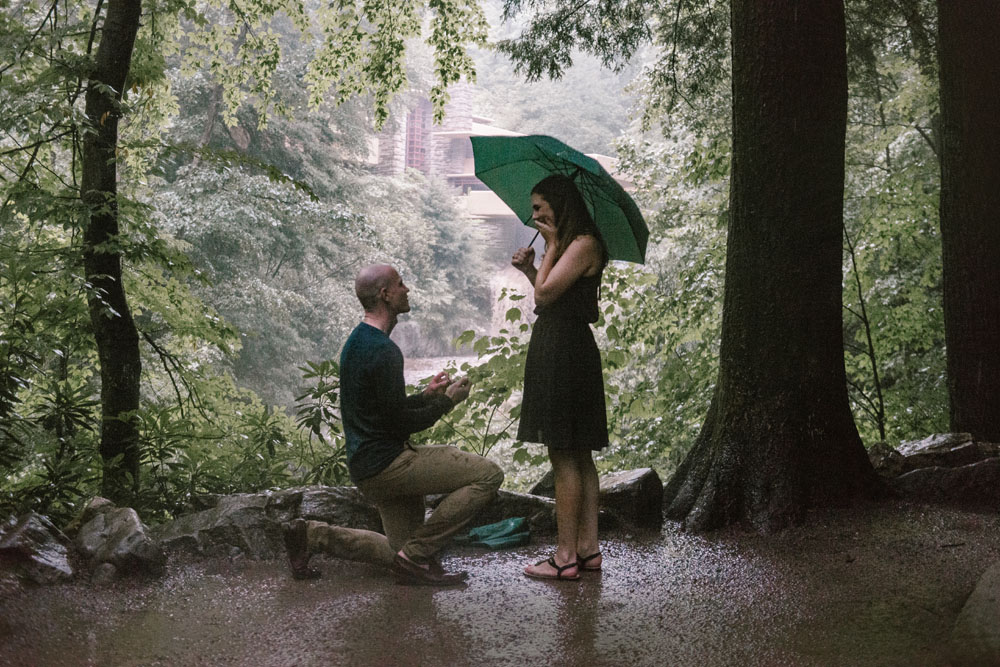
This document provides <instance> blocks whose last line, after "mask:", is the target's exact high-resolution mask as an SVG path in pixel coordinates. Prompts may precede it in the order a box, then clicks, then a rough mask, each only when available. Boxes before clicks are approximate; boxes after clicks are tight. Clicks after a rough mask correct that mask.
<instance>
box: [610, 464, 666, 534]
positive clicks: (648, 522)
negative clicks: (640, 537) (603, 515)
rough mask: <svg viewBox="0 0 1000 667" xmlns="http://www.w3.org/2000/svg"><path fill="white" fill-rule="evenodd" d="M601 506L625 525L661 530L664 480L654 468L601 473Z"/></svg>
mask: <svg viewBox="0 0 1000 667" xmlns="http://www.w3.org/2000/svg"><path fill="white" fill-rule="evenodd" d="M600 506H601V509H602V510H605V511H607V512H608V514H610V515H612V516H614V517H616V518H617V519H618V520H619V521H620V522H621V524H622V525H623V526H624V527H628V528H643V529H654V530H659V528H660V527H661V526H662V525H663V482H661V481H660V476H659V475H657V474H656V471H655V470H653V469H652V468H637V469H635V470H623V471H621V472H615V473H609V474H607V475H602V476H601V490H600Z"/></svg>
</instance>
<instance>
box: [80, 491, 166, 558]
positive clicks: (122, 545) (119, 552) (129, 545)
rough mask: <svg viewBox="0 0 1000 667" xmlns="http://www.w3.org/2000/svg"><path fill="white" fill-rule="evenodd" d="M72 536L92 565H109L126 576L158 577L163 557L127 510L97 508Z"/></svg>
mask: <svg viewBox="0 0 1000 667" xmlns="http://www.w3.org/2000/svg"><path fill="white" fill-rule="evenodd" d="M101 509H102V511H100V512H97V513H95V514H94V516H93V517H92V518H91V519H90V520H89V521H88V522H87V523H85V524H84V525H83V526H81V528H80V530H79V532H78V533H77V536H76V540H75V543H76V546H77V548H78V549H79V550H80V553H81V554H82V555H83V556H85V557H86V558H87V559H89V560H90V562H91V563H92V564H94V565H99V564H102V563H110V564H112V565H114V566H115V568H116V570H119V571H121V572H126V573H129V574H134V573H145V574H160V573H162V572H163V566H164V564H165V563H166V560H167V558H166V554H164V552H163V549H162V548H160V545H159V544H158V543H156V542H155V541H154V540H153V539H152V538H151V537H150V534H149V529H148V528H147V527H146V526H145V524H143V523H142V521H141V520H140V519H139V515H138V514H137V513H136V511H135V510H134V509H132V508H130V507H112V508H108V507H107V506H106V505H102V506H101Z"/></svg>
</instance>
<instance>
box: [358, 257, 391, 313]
mask: <svg viewBox="0 0 1000 667" xmlns="http://www.w3.org/2000/svg"><path fill="white" fill-rule="evenodd" d="M398 277H399V274H398V273H397V272H396V269H394V268H392V267H391V266H389V265H388V264H372V265H371V266H366V267H365V268H363V269H361V270H360V271H358V277H357V278H355V279H354V293H355V294H357V295H358V301H360V302H361V306H362V308H364V309H365V312H369V311H371V310H374V308H375V306H377V305H378V294H379V292H380V291H381V290H382V288H388V287H391V286H392V284H393V283H394V282H395V281H396V279H397V278H398Z"/></svg>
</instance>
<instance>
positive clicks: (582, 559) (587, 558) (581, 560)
mask: <svg viewBox="0 0 1000 667" xmlns="http://www.w3.org/2000/svg"><path fill="white" fill-rule="evenodd" d="M600 555H601V552H600V551H598V552H597V553H593V554H590V555H589V556H581V555H580V554H577V555H576V562H577V564H578V565H586V564H587V563H589V562H590V561H592V560H594V559H595V558H598V557H599V556H600Z"/></svg>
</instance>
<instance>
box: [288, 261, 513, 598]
mask: <svg viewBox="0 0 1000 667" xmlns="http://www.w3.org/2000/svg"><path fill="white" fill-rule="evenodd" d="M354 290H355V293H356V294H357V296H358V300H359V301H360V302H361V305H362V307H363V308H364V310H365V314H364V318H363V320H362V321H361V323H360V324H358V326H357V327H355V329H354V331H353V332H351V335H350V336H349V337H348V339H347V342H346V343H345V344H344V349H343V350H342V352H341V355H340V401H341V417H342V419H343V422H344V434H345V436H346V439H347V467H348V470H349V472H350V474H351V479H352V480H354V483H355V484H356V485H357V487H358V489H359V490H360V491H361V493H362V494H363V495H364V496H365V497H367V498H369V499H370V500H372V501H373V502H374V503H375V504H376V506H377V507H378V510H379V514H380V515H381V517H382V527H383V528H384V529H385V534H386V537H387V538H388V544H389V546H390V547H391V549H392V550H393V551H394V552H395V555H394V556H393V559H392V565H391V568H392V571H393V573H394V574H395V575H396V580H397V581H398V582H399V583H403V584H423V585H436V586H448V585H455V584H460V583H462V582H463V581H464V580H465V573H449V572H446V571H445V570H444V569H443V568H442V567H441V564H440V562H439V561H438V558H437V554H438V552H439V551H440V550H441V549H442V548H443V547H444V545H445V544H446V543H447V541H448V540H449V538H451V536H453V535H454V534H455V533H457V532H458V531H460V530H461V529H462V528H464V527H465V526H466V525H467V524H468V523H469V521H470V520H471V519H472V517H473V516H475V514H476V512H477V511H478V510H479V509H481V508H482V507H483V506H485V505H486V504H487V503H489V502H490V501H491V500H492V499H493V498H494V497H495V496H496V492H497V489H498V488H499V487H500V484H501V483H502V482H503V471H502V470H500V468H499V466H497V465H496V464H495V463H493V462H492V461H489V460H488V459H486V458H483V457H481V456H477V455H475V454H470V453H468V452H463V451H461V450H460V449H458V448H456V447H449V446H423V447H415V446H413V445H411V444H410V442H409V440H408V438H409V436H410V435H411V434H412V433H416V432H417V431H422V430H424V429H426V428H428V427H430V426H431V425H433V424H434V422H436V421H437V420H438V419H440V418H441V417H442V416H443V415H444V414H446V413H447V412H449V411H450V410H451V409H452V408H453V407H454V406H455V405H457V404H458V403H460V402H461V401H464V400H465V399H466V398H467V397H468V395H469V389H470V385H469V380H468V378H462V379H461V380H454V381H453V380H451V378H449V377H448V375H447V374H446V373H443V372H442V373H439V374H438V375H436V376H435V377H434V378H433V379H432V380H431V382H430V384H429V385H428V387H427V388H426V389H425V390H424V391H423V392H421V393H419V394H415V395H413V396H407V395H406V392H405V389H406V383H405V381H404V379H403V355H402V352H400V350H399V347H397V346H396V344H395V343H393V342H392V340H391V339H390V338H389V334H390V332H392V329H393V327H395V326H396V321H397V318H398V316H399V315H400V314H402V313H406V312H409V310H410V303H409V298H408V296H407V294H408V293H409V291H410V290H409V289H408V288H407V287H406V285H404V284H403V280H402V278H401V277H400V276H399V273H398V272H397V271H396V270H395V269H394V268H392V267H391V266H387V265H384V264H382V265H374V266H368V267H365V268H363V269H362V270H361V271H360V272H359V273H358V276H357V278H356V280H355V282H354ZM428 494H447V495H446V496H445V498H444V499H443V500H442V501H441V502H440V504H439V505H438V506H437V508H436V509H435V510H434V512H433V513H432V514H431V515H430V516H429V517H427V519H426V521H425V519H424V496H425V495H428ZM341 530H343V529H341ZM309 533H310V529H309V525H307V524H306V523H305V522H303V521H297V522H293V523H292V524H291V525H290V526H289V527H287V529H286V545H287V546H288V549H289V557H290V559H291V562H292V573H293V575H294V576H296V577H297V578H305V577H313V576H318V574H319V573H318V572H317V571H315V570H312V569H310V568H309V567H308V558H309V554H310V551H311V549H310V548H309V545H310V543H313V544H319V543H321V542H322V541H323V540H322V539H320V538H319V537H318V536H317V538H316V539H313V538H312V537H311V536H310V534H309Z"/></svg>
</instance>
